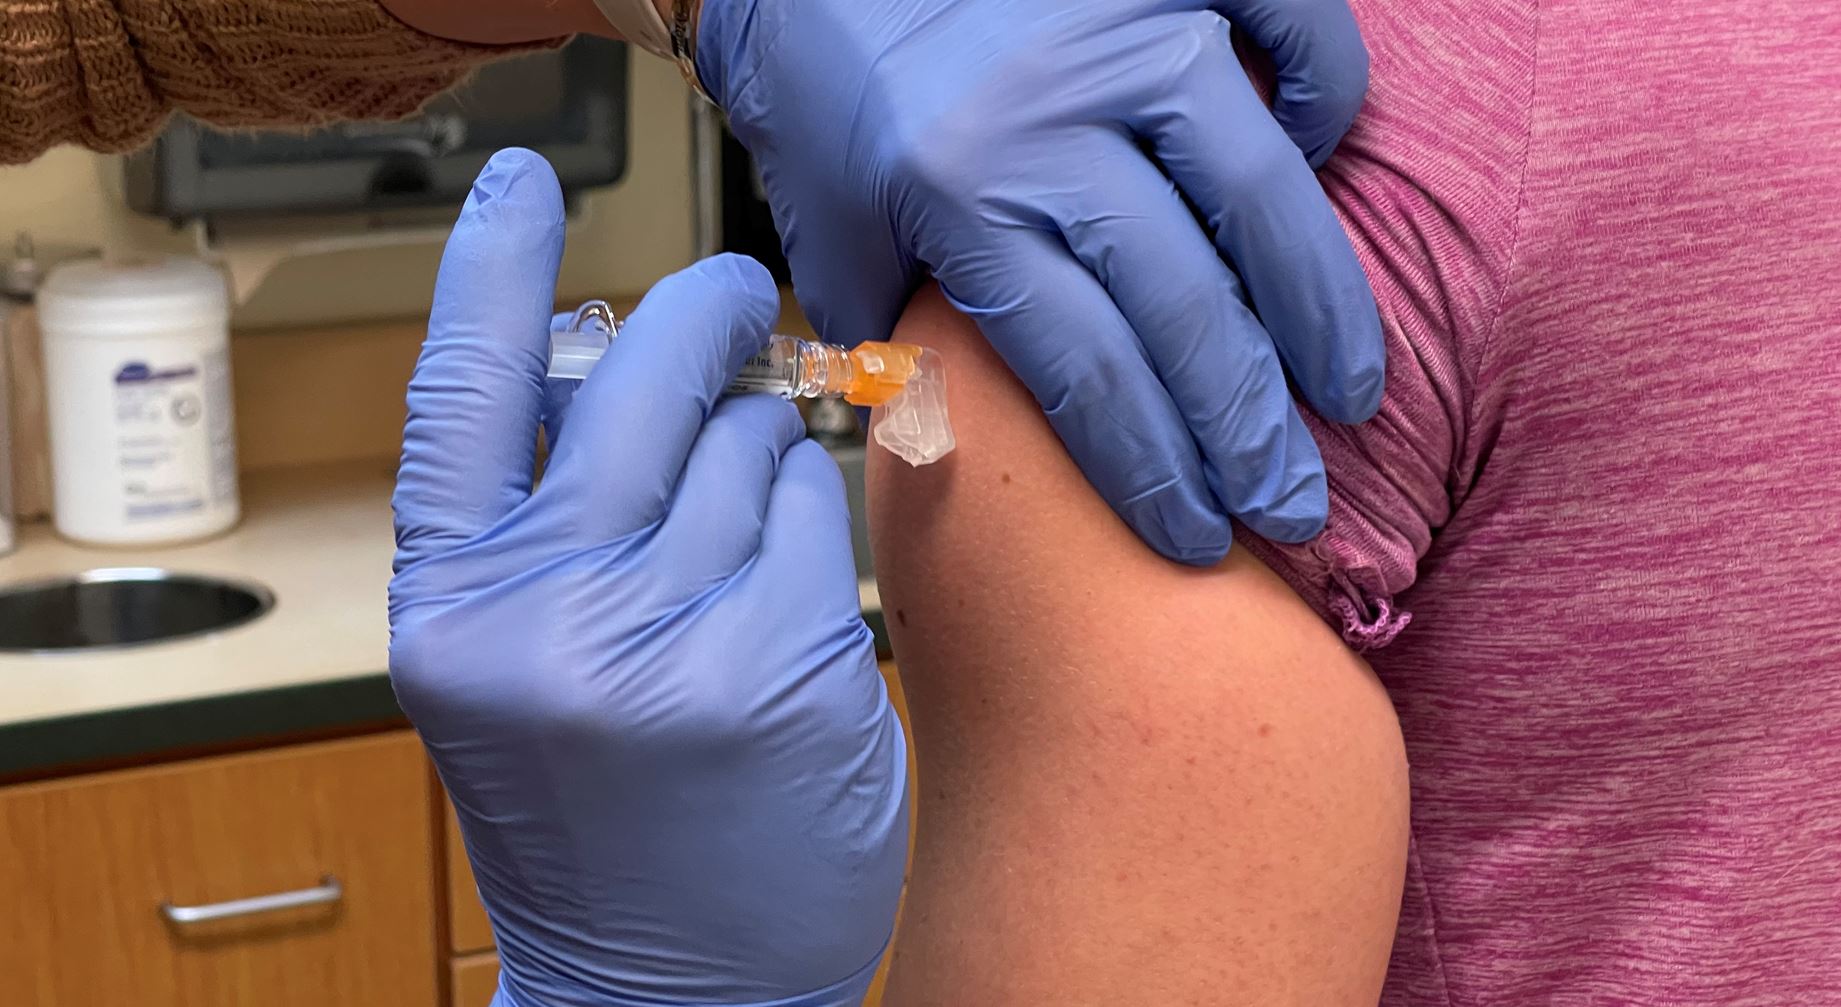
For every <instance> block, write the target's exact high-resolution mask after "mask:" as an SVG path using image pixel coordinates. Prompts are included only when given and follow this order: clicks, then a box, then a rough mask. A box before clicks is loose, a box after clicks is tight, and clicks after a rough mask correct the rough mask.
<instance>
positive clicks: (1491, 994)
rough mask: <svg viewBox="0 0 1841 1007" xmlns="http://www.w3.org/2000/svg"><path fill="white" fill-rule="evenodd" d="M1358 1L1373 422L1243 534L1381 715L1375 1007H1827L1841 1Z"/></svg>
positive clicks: (1834, 852) (1840, 670) (1839, 480)
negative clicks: (1310, 526)
mask: <svg viewBox="0 0 1841 1007" xmlns="http://www.w3.org/2000/svg"><path fill="white" fill-rule="evenodd" d="M1355 6H1356V8H1357V13H1358V15H1359V16H1360V18H1361V21H1362V26H1363V30H1364V34H1365V36H1366V38H1367V40H1368V44H1369V46H1370V49H1371V51H1372V53H1373V58H1374V71H1373V89H1372V91H1371V94H1370V98H1369V104H1368V107H1367V109H1366V111H1365V112H1364V114H1363V116H1362V118H1361V120H1360V121H1359V122H1358V123H1357V125H1356V128H1355V130H1354V132H1353V133H1352V134H1351V135H1350V137H1349V139H1348V141H1347V142H1346V143H1345V144H1344V146H1343V147H1342V150H1341V152H1340V153H1339V154H1338V156H1337V157H1336V159H1335V160H1334V161H1332V162H1331V164H1330V166H1329V167H1328V169H1327V170H1326V171H1325V173H1324V176H1323V181H1324V185H1325V186H1326V188H1327V189H1328V191H1329V192H1330V193H1331V195H1332V197H1333V198H1334V200H1335V202H1336V203H1337V205H1338V206H1339V208H1340V210H1341V213H1342V215H1343V220H1344V223H1345V224H1346V226H1347V228H1348V230H1349V233H1350V234H1351V235H1352V236H1353V238H1354V240H1355V245H1356V248H1357V250H1358V252H1359V253H1360V255H1361V257H1362V260H1363V264H1364V266H1365V267H1366V268H1367V270H1368V273H1369V276H1370V278H1371V279H1372V281H1373V283H1374V287H1375V291H1376V293H1377V295H1378V297H1379V300H1380V304H1381V311H1382V316H1383V320H1384V323H1385V326H1386V328H1387V329H1388V332H1389V340H1390V353H1389V360H1388V367H1389V372H1388V386H1387V396H1386V402H1385V405H1384V406H1383V408H1382V411H1381V414H1380V416H1379V417H1378V418H1377V419H1375V420H1374V421H1373V422H1371V423H1368V424H1366V425H1363V426H1360V427H1353V428H1351V427H1339V426H1335V425H1332V424H1327V423H1322V422H1318V421H1316V420H1315V418H1312V419H1311V422H1312V425H1313V429H1314V430H1315V432H1316V433H1317V435H1318V438H1319V441H1320V442H1321V444H1322V448H1323V454H1324V460H1325V462H1326V464H1327V466H1328V468H1329V473H1330V486H1331V494H1332V502H1331V508H1332V509H1331V517H1330V525H1329V528H1328V530H1327V531H1326V533H1325V534H1324V535H1323V536H1322V537H1321V538H1319V539H1318V540H1317V541H1316V542H1314V543H1311V544H1309V545H1306V546H1299V547H1275V546H1273V545H1270V544H1268V543H1263V542H1259V541H1257V540H1253V539H1250V538H1247V537H1245V536H1243V541H1245V542H1246V543H1247V544H1248V545H1249V546H1250V547H1252V548H1253V549H1254V550H1255V551H1256V552H1258V553H1259V555H1261V556H1262V557H1263V558H1264V559H1266V560H1267V562H1269V563H1271V564H1272V565H1273V566H1274V567H1275V568H1276V569H1277V570H1279V572H1280V573H1281V574H1282V575H1284V576H1285V577H1286V578H1287V579H1288V580H1289V581H1290V582H1291V583H1292V585H1293V586H1294V587H1295V588H1297V590H1299V591H1300V592H1301V593H1302V594H1303V595H1304V597H1305V598H1306V599H1307V600H1309V601H1310V602H1311V603H1312V604H1313V605H1315V606H1316V607H1317V608H1318V610H1319V611H1320V612H1322V613H1323V614H1324V615H1325V617H1326V618H1329V619H1330V620H1331V621H1332V622H1333V623H1335V624H1336V625H1338V626H1339V627H1340V628H1342V629H1343V631H1344V634H1345V636H1346V637H1347V638H1348V639H1349V640H1350V641H1351V642H1353V643H1355V644H1357V645H1358V646H1361V647H1364V648H1366V649H1369V650H1370V653H1369V654H1368V657H1369V660H1370V661H1371V662H1372V663H1373V665H1374V668H1375V670H1376V672H1378V673H1379V675H1380V676H1381V679H1382V680H1383V681H1384V682H1385V683H1386V685H1387V687H1388V689H1389V690H1390V691H1391V693H1392V695H1393V699H1394V703H1395V705H1396V707H1397V708H1398V710H1399V714H1400V720H1401V725H1402V727H1403V729H1404V731H1405V736H1406V743H1407V749H1408V752H1409V755H1410V757H1411V759H1412V767H1413V769H1412V783H1413V813H1412V822H1413V842H1412V848H1411V855H1410V861H1409V865H1408V877H1407V886H1406V896H1405V900H1404V904H1403V906H1402V912H1401V920H1400V929H1399V934H1398V939H1397V940H1396V942H1395V946H1394V957H1393V966H1392V969H1391V971H1390V974H1389V976H1388V981H1387V988H1386V994H1385V996H1384V998H1383V1002H1384V1003H1385V1004H1388V1005H1401V1007H1403V1005H1413V1007H1423V1005H1431V1004H1437V1005H1445V1004H1451V1005H1466V1007H1468V1005H1476V1007H1506V1005H1534V1004H1540V1005H1548V1004H1558V1005H1572V1004H1594V1005H1596V1004H1641V1005H1646V1007H1647V1005H1676V1004H1720V1005H1738V1004H1772V1005H1797V1007H1804V1005H1822V1004H1841V3H1837V2H1835V0H1693V2H1671V0H1647V2H1643V3H1635V2H1625V0H1355Z"/></svg>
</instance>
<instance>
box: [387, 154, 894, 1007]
mask: <svg viewBox="0 0 1841 1007" xmlns="http://www.w3.org/2000/svg"><path fill="white" fill-rule="evenodd" d="M562 236H563V213H562V197H561V193H560V191H559V190H558V187H557V183H556V179H555V176H554V174H553V173H552V172H551V171H550V169H549V166H548V165H547V164H545V163H544V162H543V161H542V160H541V159H540V158H538V157H537V156H536V155H534V154H531V153H529V152H527V151H506V152H502V153H500V154H499V155H498V156H497V157H495V158H494V159H493V160H492V162H491V163H490V164H489V165H488V166H487V167H486V170H485V172H484V173H483V174H482V175H481V176H480V178H479V180H478V182H477V183H475V186H474V190H473V193H472V195H471V196H470V197H469V199H468V201H467V205H466V208H465V210H463V212H462V214H461V217H460V220H459V222H458V223H457V224H456V226H455V229H454V234H453V237H452V238H451V239H450V240H449V243H448V248H447V253H446V256H445V257H444V259H443V260H442V267H441V274H440V278H439V281H438V284H437V290H436V299H435V307H434V311H433V314H432V316H431V318H430V322H429V334H428V340H427V343H426V344H425V345H424V347H423V351H422V357H421V359H420V361H419V362H418V363H417V366H416V371H415V376H414V378H413V379H412V381H411V385H410V392H409V420H408V425H407V427H406V429H405V436H404V446H403V461H402V468H401V471H400V474H399V477H398V483H397V490H396V496H395V500H394V505H395V509H396V520H397V543H398V551H397V559H396V576H395V578H394V579H393V580H392V582H391V585H390V625H391V642H390V670H391V680H392V683H393V684H394V686H395V688H396V691H397V696H398V699H399V701H400V702H401V704H402V706H403V709H404V711H405V712H407V713H408V715H409V717H410V719H411V720H412V721H413V722H414V724H415V727H416V730H417V731H418V732H419V733H420V735H421V737H422V739H423V742H424V743H425V744H426V746H427V748H428V751H429V754H430V755H431V756H432V758H433V759H434V762H435V766H436V768H437V770H438V771H439V773H440V776H441V779H442V782H443V783H444V784H445V785H446V787H447V789H448V793H449V794H450V796H451V797H452V799H453V803H454V807H455V810H456V811H457V812H458V814H459V818H460V824H461V831H462V833H463V834H464V836H465V838H466V845H467V853H468V856H469V858H470V859H471V860H472V863H473V866H474V873H475V875H476V876H477V878H478V881H479V891H480V896H481V899H482V900H483V902H484V903H485V906H486V911H487V913H488V915H489V916H490V918H491V920H492V926H493V931H494V935H495V937H496V940H497V944H498V951H499V959H500V964H501V974H500V990H499V1001H498V1002H499V1003H501V1004H505V1005H517V1007H563V1005H569V1007H576V1005H581V1007H586V1005H591V1004H592V1005H594V1007H621V1005H632V1007H637V1005H641V1004H644V1005H657V1004H715V1003H722V1004H732V1005H737V1007H740V1005H752V1004H768V1003H771V1004H775V1005H793V1004H797V1005H805V1007H844V1005H846V1004H850V1005H854V1004H856V1003H858V1002H860V1000H861V998H862V995H863V992H864V990H865V989H866V988H867V986H868V985H869V982H870V979H871V977H872V975H873V973H874V970H875V965H876V963H877V960H878V958H879V956H880V954H881V952H882V949H883V947H884V945H885V944H886V943H887V941H888V939H889V935H890V932H891V930H892V928H893V923H894V913H895V907H896V902H897V899H898V897H899V893H900V888H901V880H902V871H903V867H904V863H905V858H906V844H907V804H906V786H907V766H906V750H905V743H904V740H903V735H902V731H901V725H900V722H899V721H898V720H897V719H896V716H895V713H894V711H893V709H892V708H891V706H890V704H889V698H888V695H887V693H886V691H885V689H884V686H883V683H882V679H881V676H880V675H879V674H878V672H877V669H876V660H875V653H874V648H873V645H872V642H871V638H870V634H869V630H868V628H867V627H866V626H865V625H864V623H863V620H862V618H861V615H860V613H859V611H858V600H857V592H856V574H855V565H854V563H853V560H852V557H851V552H850V533H849V511H848V507H847V505H846V502H845V496H844V487H843V482H842V479H841V477H840V476H839V473H838V470H837V467H836V465H835V464H833V463H832V461H831V460H830V458H829V456H827V455H826V454H825V452H824V451H823V449H821V448H820V447H818V446H817V445H816V444H815V443H813V442H811V441H809V440H807V439H806V438H805V431H804V429H803V427H802V425H801V423H800V420H799V415H798V413H797V411H796V410H795V409H794V408H793V407H792V405H791V404H790V403H787V402H783V401H780V400H778V399H774V398H769V397H765V396H758V395H750V396H740V397H731V398H722V399H720V400H719V396H720V395H721V393H722V390H723V388H724V387H725V386H726V385H727V384H728V382H729V380H730V378H731V376H732V375H733V374H734V373H735V371H736V369H737V368H738V367H739V366H740V364H741V362H742V361H743V359H744V358H746V356H747V355H748V354H749V353H750V352H752V351H754V350H756V349H758V348H759V347H760V346H762V345H763V344H764V343H765V341H766V339H767V336H768V332H769V326H770V325H771V324H772V323H773V321H774V320H775V318H776V316H777V314H778V297H777V293H776V291H775V289H774V285H773V282H772V280H771V278H770V277H769V276H768V274H767V272H766V270H765V269H763V268H762V267H761V266H760V265H759V264H758V263H754V262H752V261H750V260H747V259H741V258H737V257H733V256H729V257H720V258H716V259H712V260H709V261H706V262H703V263H699V264H698V265H696V266H693V267H692V268H690V269H688V270H686V271H684V272H682V273H679V274H677V275H675V276H672V277H669V278H667V279H665V280H663V281H662V282H660V283H659V285H658V286H657V287H656V288H654V289H653V291H652V292H651V293H650V294H649V295H647V297H646V298H645V300H644V302H643V303H642V304H641V305H640V306H639V308H638V310H637V311H635V312H634V313H633V315H632V316H631V318H630V319H629V320H628V322H627V324H626V326H625V327H624V328H623V330H622V332H621V335H620V338H619V339H618V340H617V341H616V343H615V344H614V346H613V347H612V348H611V349H610V350H609V352H608V354H607V356H606V357H605V358H603V359H602V360H601V361H600V362H599V363H598V364H597V365H596V367H595V370H594V372H593V373H592V374H591V375H590V376H589V377H588V379H587V381H585V382H584V383H583V384H582V385H581V387H580V389H579V390H578V391H576V392H575V393H574V395H573V398H572V400H570V401H566V402H565V399H566V398H567V397H566V396H563V395H560V394H558V392H559V389H557V388H555V387H552V386H550V385H549V384H547V383H546V381H545V378H544V370H545V351H546V348H547V341H548V333H549V323H550V315H551V307H552V298H553V296H554V291H555V282H556V271H557V266H558V263H559V260H560V256H561V250H562V240H563V238H562ZM546 403H547V405H546ZM565 405H566V408H567V410H568V414H569V416H568V424H567V427H566V429H564V430H563V432H562V433H561V435H560V436H559V437H557V438H556V440H555V443H554V450H553V452H552V454H551V457H550V460H549V464H548V466H547V469H546V471H545V474H544V477H543V480H542V482H541V484H540V485H538V486H536V487H535V488H534V489H533V487H532V478H531V476H532V468H533V465H534V463H535V460H536V459H535V445H536V435H537V428H538V424H539V420H540V418H541V419H543V421H544V422H545V424H546V425H547V426H549V427H550V428H551V429H552V430H554V429H555V428H556V426H557V425H558V424H557V423H556V422H555V421H556V420H557V419H558V418H559V417H558V416H557V415H556V413H557V410H559V409H561V408H563V407H564V406H565ZM546 412H547V413H548V415H546Z"/></svg>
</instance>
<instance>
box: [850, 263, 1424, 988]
mask: <svg viewBox="0 0 1841 1007" xmlns="http://www.w3.org/2000/svg"><path fill="white" fill-rule="evenodd" d="M896 338H898V339H901V340H903V341H907V342H915V343H922V344H925V345H930V346H934V347H936V348H938V349H939V350H940V351H941V352H942V353H943V354H944V355H945V357H946V360H947V364H948V383H949V390H950V395H951V403H950V405H951V409H952V419H953V424H954V429H955V432H956V434H957V436H958V443H959V447H958V450H957V451H956V452H955V453H954V454H953V455H952V456H950V457H949V458H948V459H947V460H945V461H943V462H941V463H939V464H937V465H934V466H930V467H927V468H921V469H911V468H909V467H908V466H906V465H904V464H902V463H900V462H899V461H896V460H894V459H892V458H891V457H890V456H888V455H887V454H886V453H883V452H873V453H872V458H873V461H872V463H871V466H870V473H869V504H870V514H871V528H872V533H873V536H874V544H875V550H876V558H877V574H878V580H879V582H880V584H881V588H882V597H883V603H884V609H885V613H886V615H887V617H888V622H889V629H890V633H891V634H892V636H893V638H894V642H895V647H896V656H897V659H898V662H899V664H900V667H901V671H902V677H903V679H904V682H905V684H906V688H907V691H908V698H909V705H910V709H911V711H912V717H913V728H914V732H915V741H916V745H917V752H918V757H919V773H920V795H921V796H920V806H919V840H918V845H917V848H916V854H915V863H914V868H913V883H912V887H911V889H910V892H909V895H908V901H907V907H906V910H905V916H904V920H903V925H902V932H901V935H900V938H899V940H898V943H897V949H896V960H895V967H894V971H893V974H892V976H891V985H890V987H889V996H888V1000H887V1003H888V1004H889V1005H890V1007H915V1005H921V1004H953V1005H956V1007H962V1005H965V1004H978V1005H981V1007H1002V1005H1030V1007H1035V1005H1042V1004H1050V1003H1053V1004H1086V1003H1094V1004H1100V1003H1104V1004H1140V1003H1141V1004H1179V1003H1234V1004H1251V1003H1262V1004H1263V1003H1275V1004H1290V1003H1295V1004H1311V1005H1335V1004H1345V1003H1346V1004H1372V1003H1374V1002H1375V999H1376V998H1377V996H1378V994H1379V989H1380V983H1381V978H1382V975H1383V973H1384V970H1385V967H1386V962H1387V958H1388V949H1389V946H1390V944H1391V942H1392V938H1393V930H1394V919H1395V914H1396V912H1397V910H1398V906H1399V898H1400V885H1401V880H1402V875H1403V872H1404V863H1405V851H1406V842H1407V838H1406V837H1407V824H1406V806H1407V783H1406V766H1405V756H1404V753H1403V750H1402V746H1401V741H1400V736H1399V729H1398V725H1397V724H1396V722H1395V720H1394V716H1393V710H1392V707H1391V705H1390V704H1389V702H1388V699H1387V696H1386V694H1385V693H1384V692H1383V690H1382V689H1381V687H1380V685H1379V683H1378V682H1377V681H1376V680H1375V678H1374V676H1373V674H1372V673H1371V672H1370V671H1369V670H1368V668H1367V666H1366V665H1365V664H1364V663H1363V662H1362V661H1361V660H1360V659H1359V658H1357V657H1356V656H1355V655H1354V654H1352V653H1351V652H1350V651H1349V650H1348V649H1347V648H1346V647H1345V646H1344V645H1343V644H1342V642H1341V641H1340V640H1339V639H1338V637H1337V635H1336V634H1335V633H1334V632H1332V631H1331V630H1330V629H1329V628H1328V627H1327V626H1326V625H1325V624H1324V623H1323V622H1322V621H1321V620H1320V619H1318V617H1317V616H1316V615H1315V614H1313V613H1312V612H1311V610H1310V609H1309V608H1308V607H1306V606H1305V605H1304V603H1303V602H1302V601H1300V600H1299V598H1298V597H1297V596H1296V595H1295V594H1293V593H1292V591H1291V590H1290V589H1289V588H1288V587H1286V586H1285V584H1284V583H1283V582H1282V581H1281V580H1280V579H1279V578H1278V577H1276V576H1274V575H1273V574H1272V573H1271V571H1270V570H1268V569H1267V568H1265V567H1264V566H1262V565H1260V563H1259V562H1258V561H1257V560H1255V559H1254V558H1252V557H1251V556H1250V555H1249V554H1248V553H1247V552H1246V551H1245V550H1241V549H1237V550H1235V551H1234V553H1233V555H1232V556H1231V557H1230V558H1229V559H1228V560H1227V562H1225V563H1224V564H1222V565H1221V566H1220V567H1217V568H1215V569H1213V570H1205V571H1204V570H1192V569H1187V568H1183V567H1178V566H1175V565H1173V564H1170V563H1168V562H1166V561H1164V560H1162V559H1161V558H1159V557H1157V556H1156V555H1154V554H1153V553H1152V552H1151V551H1150V550H1148V549H1146V548H1145V547H1144V546H1143V545H1142V544H1140V543H1139V542H1138V540H1137V539H1136V538H1135V537H1133V536H1132V535H1131V533H1130V532H1129V531H1128V530H1127V529H1126V528H1125V526H1124V525H1123V524H1121V523H1120V522H1119V521H1118V520H1117V518H1115V517H1114V516H1113V514H1112V513H1111V511H1110V510H1108V509H1107V508H1106V506H1105V504H1104V503H1103V502H1102V501H1100V500H1099V498H1098V497H1096V496H1095V495H1094V494H1093V492H1092V491H1091V490H1090V489H1089V487H1088V485H1087V483H1086V482H1085V480H1084V479H1083V478H1082V477H1081V475H1080V473H1079V471H1078V470H1077V469H1076V468H1075V467H1074V465H1073V464H1072V463H1071V462H1070V461H1069V460H1068V458H1067V456H1066V454H1065V452H1064V451H1063V449H1062V447H1061V445H1060V443H1059V442H1058V441H1057V440H1056V439H1055V437H1054V434H1053V432H1052V431H1051V430H1050V429H1049V427H1048V426H1047V423H1046V422H1045V420H1044V419H1043V417H1042V416H1041V414H1040V411H1039V409H1038V407H1037V406H1036V404H1035V402H1034V401H1033V400H1032V399H1031V398H1030V397H1029V395H1028V393H1027V392H1026V391H1025V390H1024V389H1023V388H1022V387H1021V386H1020V385H1019V384H1017V383H1016V381H1015V380H1014V379H1013V378H1012V377H1011V376H1010V374H1009V373H1008V371H1006V370H1005V369H1004V367H1003V365H1002V363H1001V361H1000V360H999V359H998V358H997V357H996V356H995V355H994V354H993V353H992V352H991V351H990V349H989V348H988V347H987V346H986V344H985V343H984V341H983V339H982V337H981V336H979V334H978V332H977V330H976V328H975V327H974V326H973V325H972V324H971V322H969V321H968V320H966V319H964V318H963V317H961V316H959V315H958V314H956V313H955V312H953V311H952V310H951V308H950V307H949V306H948V305H947V304H946V302H945V301H944V299H943V298H941V297H940V296H939V295H938V293H937V292H936V291H934V290H933V289H932V288H929V289H927V290H925V291H923V292H922V293H921V294H920V295H919V296H918V297H917V298H916V299H915V302H914V303H913V304H912V305H911V306H910V308H909V310H908V313H907V315H906V317H905V318H904V319H903V321H902V323H901V326H900V328H899V330H898V332H897V336H896Z"/></svg>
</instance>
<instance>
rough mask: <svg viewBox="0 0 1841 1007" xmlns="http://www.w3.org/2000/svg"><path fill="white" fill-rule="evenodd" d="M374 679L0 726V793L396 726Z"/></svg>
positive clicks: (879, 635)
mask: <svg viewBox="0 0 1841 1007" xmlns="http://www.w3.org/2000/svg"><path fill="white" fill-rule="evenodd" d="M863 619H864V621H865V622H867V623H868V624H869V628H870V631H871V632H872V633H874V634H875V638H876V654H877V656H878V657H880V658H887V657H888V656H889V639H888V627H887V625H886V624H885V623H884V622H883V618H882V613H881V611H879V610H869V611H865V612H864V613H863ZM402 718H403V711H402V709H401V708H400V707H398V706H397V705H396V694H395V693H394V692H392V691H391V688H390V676H389V674H388V673H387V672H385V671H383V670H378V671H375V672H368V673H360V674H357V675H354V676H351V677H347V678H335V679H326V680H323V681H317V682H307V683H302V684H298V685H286V686H279V687H275V688H266V689H252V690H249V691H244V692H225V693H217V694H213V695H208V696H199V697H196V698H192V699H184V700H178V701H175V702H170V703H154V704H149V705H146V706H132V707H121V708H116V709H110V710H98V711H94V712H90V713H80V714H72V715H70V716H64V717H51V718H46V719H42V720H29V721H21V722H16V723H12V724H5V725H0V785H3V784H5V783H6V782H8V781H17V780H23V779H38V778H44V777H52V776H64V775H75V774H79V773H83V772H86V771H89V770H91V769H94V768H115V767H116V766H118V765H121V764H126V763H144V762H156V761H162V760H164V759H166V758H172V757H186V756H189V755H192V754H195V753H197V752H198V751H200V750H209V749H217V748H230V747H237V746H244V745H263V744H286V743H288V742H290V741H293V740H298V739H300V738H301V737H302V736H306V735H312V734H315V733H325V732H328V731H340V730H344V729H351V730H361V729H364V728H367V727H371V726H376V725H381V724H388V723H393V722H399V723H400V722H401V720H402Z"/></svg>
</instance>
